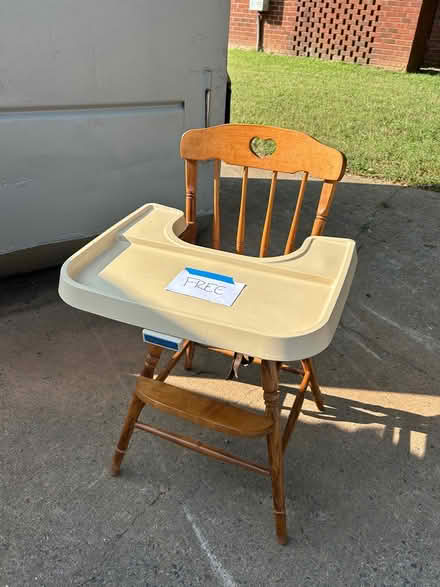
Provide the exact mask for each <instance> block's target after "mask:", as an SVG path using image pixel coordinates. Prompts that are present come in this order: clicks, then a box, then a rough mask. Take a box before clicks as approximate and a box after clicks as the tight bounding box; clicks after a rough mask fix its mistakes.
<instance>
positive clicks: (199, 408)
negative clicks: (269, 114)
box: [112, 124, 346, 544]
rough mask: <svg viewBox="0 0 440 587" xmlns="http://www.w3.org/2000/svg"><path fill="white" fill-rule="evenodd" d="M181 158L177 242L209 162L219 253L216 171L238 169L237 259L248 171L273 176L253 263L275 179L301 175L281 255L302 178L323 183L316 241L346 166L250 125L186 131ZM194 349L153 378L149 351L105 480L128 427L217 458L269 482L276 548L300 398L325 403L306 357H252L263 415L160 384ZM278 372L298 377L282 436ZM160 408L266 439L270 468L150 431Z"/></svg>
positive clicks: (282, 534) (190, 234) (286, 135)
mask: <svg viewBox="0 0 440 587" xmlns="http://www.w3.org/2000/svg"><path fill="white" fill-rule="evenodd" d="M255 137H259V138H262V139H272V140H273V141H275V144H276V150H275V152H274V153H273V154H272V155H270V156H268V157H263V158H259V157H258V156H257V155H256V154H255V153H254V152H253V150H252V148H251V143H252V140H253V139H254V138H255ZM181 156H182V158H183V159H184V160H185V185H186V204H185V217H186V222H187V228H186V230H185V233H184V235H182V236H183V238H184V239H185V240H187V241H189V242H193V243H195V241H196V237H197V220H196V218H197V215H196V201H197V163H198V161H207V160H214V190H213V196H214V206H213V208H214V214H213V232H212V247H213V248H215V249H219V248H220V246H221V223H220V166H221V161H225V162H226V163H230V164H233V165H241V166H243V174H242V190H241V203H240V212H239V218H238V228H237V236H236V251H237V253H240V254H242V253H243V251H244V241H245V231H246V230H245V224H246V203H247V185H248V170H249V167H252V168H259V169H267V170H270V171H272V181H271V187H270V192H269V199H268V206H267V211H266V217H265V222H264V228H263V234H262V238H261V243H260V256H262V257H263V256H265V255H266V254H267V251H268V247H269V240H270V230H271V221H272V211H273V205H274V199H275V192H276V186H277V175H278V173H279V172H287V173H297V172H303V178H302V181H301V184H300V189H299V193H298V197H297V202H296V207H295V210H294V212H293V217H292V222H291V226H290V230H289V234H288V237H287V241H286V245H285V249H284V253H285V254H288V253H290V252H292V251H293V250H294V248H295V238H296V234H297V230H298V225H299V219H300V213H301V208H302V204H303V200H304V196H305V190H306V185H307V181H308V178H309V176H313V177H315V178H319V179H322V180H323V187H322V191H321V195H320V198H319V202H318V208H317V212H316V217H315V221H314V224H313V228H312V233H311V234H312V235H321V234H322V233H323V231H324V228H325V224H326V220H327V216H328V213H329V210H330V207H331V204H332V200H333V195H334V191H335V186H336V183H337V182H338V181H339V180H340V179H341V178H342V177H343V175H344V172H345V165H346V160H345V156H344V155H343V153H341V152H339V151H337V150H336V149H332V148H330V147H327V146H326V145H323V144H321V143H319V142H318V141H317V140H315V139H313V138H312V137H310V136H308V135H306V134H304V133H301V132H297V131H293V130H287V129H281V128H276V127H268V126H257V125H237V124H228V125H221V126H217V127H211V128H206V129H195V130H190V131H188V132H186V133H185V134H184V135H183V137H182V141H181ZM195 348H196V344H195V343H194V342H192V341H185V343H184V345H183V348H182V349H181V350H180V351H178V352H176V353H174V354H173V356H172V357H171V359H170V361H169V362H168V363H167V364H166V365H165V367H163V368H162V370H161V371H160V372H159V373H158V375H157V376H156V378H154V374H155V371H156V369H157V365H158V361H159V359H160V356H161V353H162V351H163V349H162V348H160V347H157V346H154V345H148V354H147V357H146V360H145V364H144V367H143V370H142V372H141V375H140V377H139V378H138V381H137V385H136V391H135V392H134V394H133V397H132V400H131V403H130V407H129V411H128V414H127V417H126V420H125V423H124V426H123V429H122V432H121V436H120V439H119V442H118V444H117V447H116V450H115V453H114V456H113V462H112V473H113V474H114V475H118V474H119V472H120V466H121V462H122V459H123V457H124V454H125V452H126V450H127V448H128V445H129V442H130V438H131V435H132V433H133V431H134V429H135V428H138V429H141V430H144V431H146V432H150V433H152V434H155V435H157V436H159V437H161V438H164V439H166V440H169V441H171V442H174V443H176V444H179V445H181V446H184V447H186V448H189V449H191V450H194V451H196V452H199V453H201V454H205V455H207V456H211V457H213V458H216V459H219V460H221V461H223V462H227V463H234V464H238V465H240V466H242V467H245V468H246V469H248V470H251V471H254V472H258V473H261V474H263V475H266V476H269V477H271V479H272V494H273V504H274V516H275V525H276V533H277V538H278V541H279V542H280V543H281V544H286V542H287V526H286V511H285V498H284V471H283V468H284V458H283V455H284V452H285V450H286V447H287V444H288V442H289V439H290V437H291V435H292V433H293V430H294V428H295V424H296V422H297V420H298V417H299V414H300V412H301V408H302V405H303V402H304V396H305V392H306V390H307V388H308V387H310V389H311V392H312V394H313V397H314V400H315V403H316V405H317V407H318V409H319V410H323V409H324V401H323V398H322V395H321V391H320V388H319V385H318V381H317V377H316V373H315V371H314V367H313V364H312V361H311V359H310V358H308V359H304V360H302V361H301V366H302V368H301V369H297V368H295V367H292V366H291V365H288V364H285V363H281V362H277V361H269V360H265V359H264V358H262V359H260V358H255V359H254V362H255V363H256V364H259V365H260V369H261V383H262V388H263V391H264V402H265V406H266V410H265V414H264V415H257V414H253V413H251V412H249V411H246V410H243V409H241V408H237V407H233V406H231V405H229V404H226V403H222V402H219V401H218V400H215V399H211V398H206V397H203V396H199V395H198V394H194V393H192V392H188V391H187V390H184V389H179V388H176V387H174V386H170V385H168V384H165V383H164V382H165V380H166V378H167V377H168V375H169V374H170V372H171V370H172V369H173V368H174V366H175V365H176V364H177V362H178V361H179V360H180V359H181V358H182V357H183V356H184V357H185V368H186V369H191V368H192V361H193V356H194V350H195ZM208 349H209V350H212V351H216V352H220V353H222V354H225V355H229V356H231V357H232V356H234V352H233V351H229V350H226V349H218V348H215V347H208ZM281 369H282V370H285V371H288V372H291V373H295V374H297V375H300V376H301V383H300V385H299V388H298V391H297V395H296V399H295V402H294V404H293V406H292V408H291V410H290V413H289V417H288V419H287V423H286V425H285V427H284V430H283V431H281V415H280V414H281V406H280V395H279V391H278V379H279V371H280V370H281ZM147 403H148V404H150V405H152V406H153V407H156V408H159V409H161V410H164V411H166V412H169V413H172V414H174V415H176V416H179V417H182V418H185V419H188V420H190V421H192V422H195V423H197V424H200V425H202V426H207V427H210V428H213V429H215V430H218V431H221V432H224V433H226V434H233V435H239V436H247V437H255V436H266V438H267V447H268V463H269V466H262V465H259V464H257V463H253V462H249V461H246V460H244V459H241V458H239V457H237V456H234V455H231V454H229V453H226V452H224V451H221V450H219V449H216V448H213V447H210V446H207V445H205V444H202V443H200V442H198V441H194V440H193V439H191V438H188V437H184V436H180V435H177V434H174V433H171V432H168V431H165V430H162V429H160V428H155V427H152V426H149V425H147V424H143V423H141V422H139V421H138V418H139V416H140V413H141V411H142V408H143V407H144V405H145V404H147Z"/></svg>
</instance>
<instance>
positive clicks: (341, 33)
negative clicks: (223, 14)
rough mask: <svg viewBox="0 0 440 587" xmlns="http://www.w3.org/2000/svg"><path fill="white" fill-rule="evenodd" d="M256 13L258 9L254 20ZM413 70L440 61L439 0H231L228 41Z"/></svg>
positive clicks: (306, 54) (292, 52)
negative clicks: (262, 8) (262, 3)
mask: <svg viewBox="0 0 440 587" xmlns="http://www.w3.org/2000/svg"><path fill="white" fill-rule="evenodd" d="M258 14H260V17H259V20H258ZM258 38H259V44H260V48H261V49H264V50H265V51H271V52H273V53H282V54H286V55H298V56H309V57H318V58H320V59H333V60H339V61H347V62H351V63H363V64H371V65H377V66H382V67H390V68H393V69H403V70H406V71H415V70H417V69H418V68H419V67H422V66H426V67H440V2H439V1H438V0H270V3H269V10H268V11H267V12H263V13H257V12H255V11H252V10H249V0H231V19H230V32H229V43H230V46H232V47H249V48H250V47H253V48H255V47H256V45H257V42H258Z"/></svg>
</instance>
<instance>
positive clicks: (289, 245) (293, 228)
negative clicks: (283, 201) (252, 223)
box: [284, 171, 309, 255]
mask: <svg viewBox="0 0 440 587" xmlns="http://www.w3.org/2000/svg"><path fill="white" fill-rule="evenodd" d="M308 178H309V173H308V172H307V171H305V172H304V175H303V178H302V181H301V186H300V188H299V194H298V199H297V200H296V207H295V212H294V214H293V218H292V224H291V225H290V231H289V236H288V237H287V242H286V248H285V249H284V254H285V255H287V254H288V253H291V252H292V251H293V250H294V248H295V238H296V233H297V231H298V225H299V217H300V215H301V209H302V205H303V200H304V194H305V191H306V185H307V180H308Z"/></svg>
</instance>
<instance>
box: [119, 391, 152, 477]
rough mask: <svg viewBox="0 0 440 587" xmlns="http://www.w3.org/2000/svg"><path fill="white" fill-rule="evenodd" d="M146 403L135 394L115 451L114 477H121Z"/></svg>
mask: <svg viewBox="0 0 440 587" xmlns="http://www.w3.org/2000/svg"><path fill="white" fill-rule="evenodd" d="M144 405H145V404H144V402H143V401H142V400H140V399H139V398H138V397H137V395H136V394H135V393H133V396H132V398H131V402H130V406H129V408H128V414H127V416H126V418H125V422H124V426H123V428H122V432H121V436H120V437H119V442H118V444H117V446H116V449H115V454H114V455H113V459H112V475H113V476H114V477H116V476H117V475H119V473H120V470H121V463H122V459H123V458H124V455H125V452H126V450H127V448H128V444H129V442H130V438H131V435H132V434H133V430H134V426H135V424H136V422H137V419H138V418H139V415H140V413H141V412H142V408H143V407H144Z"/></svg>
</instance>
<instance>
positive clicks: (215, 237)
mask: <svg viewBox="0 0 440 587" xmlns="http://www.w3.org/2000/svg"><path fill="white" fill-rule="evenodd" d="M220 164H221V162H220V160H219V159H215V161H214V217H213V224H212V248H213V249H219V248H220Z"/></svg>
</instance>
